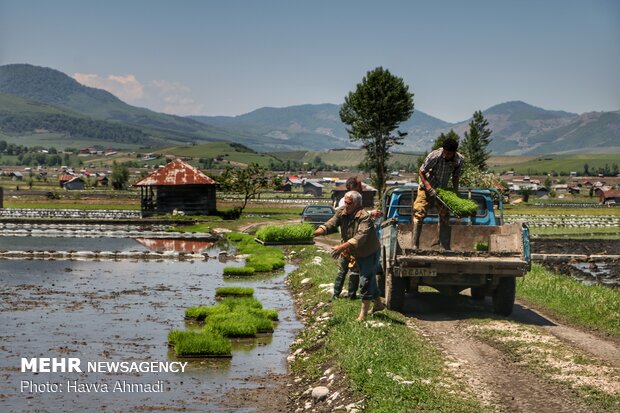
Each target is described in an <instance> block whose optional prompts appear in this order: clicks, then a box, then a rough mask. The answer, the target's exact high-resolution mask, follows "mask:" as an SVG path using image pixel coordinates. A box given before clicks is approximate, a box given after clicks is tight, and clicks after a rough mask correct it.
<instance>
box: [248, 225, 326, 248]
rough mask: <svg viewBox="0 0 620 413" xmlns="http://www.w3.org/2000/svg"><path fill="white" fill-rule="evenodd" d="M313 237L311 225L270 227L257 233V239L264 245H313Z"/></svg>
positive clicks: (263, 228)
mask: <svg viewBox="0 0 620 413" xmlns="http://www.w3.org/2000/svg"><path fill="white" fill-rule="evenodd" d="M313 237H314V226H312V225H311V224H291V225H268V226H266V227H262V228H260V229H259V230H258V231H256V239H258V240H259V241H261V242H263V243H274V244H286V243H311V242H312V240H313Z"/></svg>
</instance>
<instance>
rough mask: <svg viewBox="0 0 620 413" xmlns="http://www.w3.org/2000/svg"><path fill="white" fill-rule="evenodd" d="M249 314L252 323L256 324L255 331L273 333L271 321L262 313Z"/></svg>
mask: <svg viewBox="0 0 620 413" xmlns="http://www.w3.org/2000/svg"><path fill="white" fill-rule="evenodd" d="M250 316H251V317H252V318H253V319H254V325H255V326H256V331H257V332H259V333H273V321H271V320H270V319H268V318H267V317H265V316H263V315H253V314H250Z"/></svg>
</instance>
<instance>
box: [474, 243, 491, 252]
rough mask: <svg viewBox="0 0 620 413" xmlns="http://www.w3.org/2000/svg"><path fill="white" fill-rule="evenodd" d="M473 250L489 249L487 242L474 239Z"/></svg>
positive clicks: (484, 250)
mask: <svg viewBox="0 0 620 413" xmlns="http://www.w3.org/2000/svg"><path fill="white" fill-rule="evenodd" d="M474 250H476V251H480V252H486V251H488V250H489V243H488V242H485V241H476V243H475V244H474Z"/></svg>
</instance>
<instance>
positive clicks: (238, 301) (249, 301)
mask: <svg viewBox="0 0 620 413" xmlns="http://www.w3.org/2000/svg"><path fill="white" fill-rule="evenodd" d="M219 305H222V306H224V307H226V308H228V310H229V312H232V311H236V310H238V309H241V308H257V309H259V310H260V309H262V308H263V305H262V304H261V302H260V301H258V300H257V299H256V298H254V297H226V298H224V299H223V300H222V301H221V302H220V304H219Z"/></svg>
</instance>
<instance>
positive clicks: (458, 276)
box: [377, 186, 531, 316]
mask: <svg viewBox="0 0 620 413" xmlns="http://www.w3.org/2000/svg"><path fill="white" fill-rule="evenodd" d="M459 193H460V195H461V196H464V197H467V198H470V199H472V200H474V201H476V202H477V203H478V211H477V212H476V215H474V216H470V217H457V216H454V215H451V217H450V226H449V228H448V234H447V239H448V243H447V248H445V247H446V245H445V244H444V245H443V248H440V247H439V246H437V245H435V244H436V241H437V236H438V232H437V221H438V215H437V211H436V210H435V209H434V208H431V209H430V210H429V213H428V215H427V216H426V218H425V219H424V222H423V225H422V233H421V236H420V244H419V248H418V249H415V250H414V249H413V248H412V224H411V221H412V204H413V200H414V199H415V196H416V194H417V186H400V187H393V188H388V189H387V190H386V191H385V193H384V195H383V202H382V205H383V209H382V212H383V218H382V221H381V222H380V224H379V225H378V229H377V231H378V233H379V238H380V240H381V269H382V271H381V274H380V276H379V277H378V283H379V289H380V290H381V291H382V294H383V296H384V298H385V303H386V305H387V307H388V308H390V309H394V310H400V309H401V308H402V306H403V304H404V300H405V299H406V298H407V297H409V296H410V295H408V294H407V293H410V294H415V293H416V292H417V291H418V287H420V286H429V287H432V288H434V289H436V290H437V291H439V292H440V293H442V294H447V295H457V294H459V293H460V292H461V291H464V290H466V289H470V291H471V297H472V298H473V299H478V300H482V299H484V298H485V297H486V296H491V297H492V301H493V310H494V312H495V313H496V314H500V315H504V316H508V315H510V314H511V313H512V309H513V306H514V300H515V286H516V277H522V276H524V275H525V273H526V272H527V271H529V269H530V267H531V258H530V242H529V229H528V227H527V225H526V224H525V223H512V224H504V222H503V203H502V196H501V195H500V194H499V193H498V192H497V191H496V190H494V189H463V190H460V191H459Z"/></svg>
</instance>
